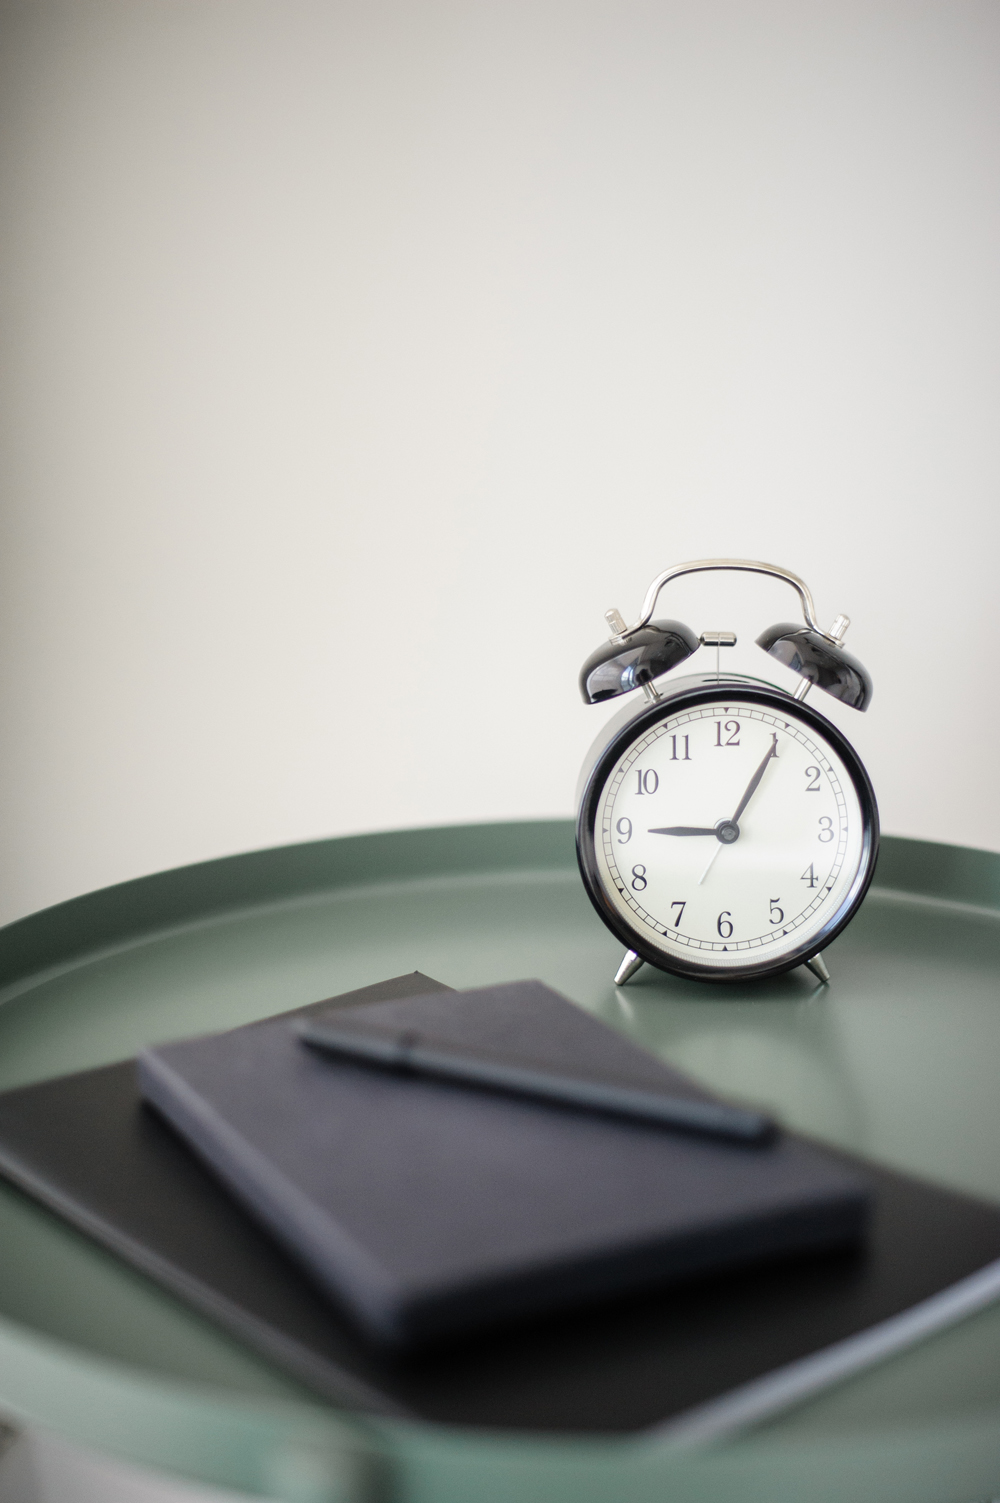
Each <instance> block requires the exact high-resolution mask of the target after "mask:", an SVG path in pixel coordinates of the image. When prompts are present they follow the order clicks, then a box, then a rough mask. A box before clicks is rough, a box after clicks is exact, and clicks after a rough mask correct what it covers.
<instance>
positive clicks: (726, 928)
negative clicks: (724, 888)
mask: <svg viewBox="0 0 1000 1503" xmlns="http://www.w3.org/2000/svg"><path fill="white" fill-rule="evenodd" d="M731 919H732V914H731V913H730V912H729V909H728V908H725V909H723V911H722V913H720V914H719V917H718V918H717V919H716V921H715V927H716V929H718V931H719V938H720V939H732V937H733V926H732V924H731V923H730V920H731Z"/></svg>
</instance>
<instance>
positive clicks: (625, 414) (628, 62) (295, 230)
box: [0, 0, 1000, 918]
mask: <svg viewBox="0 0 1000 1503" xmlns="http://www.w3.org/2000/svg"><path fill="white" fill-rule="evenodd" d="M0 12H2V18H0V19H2V43H3V50H2V61H0V67H2V70H3V72H2V77H0V112H2V117H0V171H2V176H3V195H4V198H3V202H4V207H3V213H2V219H0V318H2V346H0V375H2V380H3V386H4V391H5V397H4V406H3V418H2V422H3V429H2V434H0V494H2V497H3V539H2V558H0V576H2V577H0V613H2V619H0V671H2V679H0V767H2V773H3V775H2V778H0V821H2V826H0V827H2V845H3V861H2V889H0V918H9V917H12V916H14V915H16V914H19V913H23V912H26V911H29V910H31V909H33V908H36V907H39V906H41V905H43V904H46V903H50V902H53V901H56V900H59V899H61V898H64V897H67V896H70V895H72V894H74V893H76V892H80V891H83V890H86V889H88V888H91V887H95V886H99V885H103V884H105V883H108V882H113V881H117V880H121V879H123V878H126V877H130V876H133V875H136V874H138V873H141V872H147V871H151V870H156V869H158V868H161V867H165V866H170V865H176V864H180V863H184V862H188V861H194V860H198V859H200V858H203V857H208V856H213V855H217V854H222V853H226V852H231V851H235V850H242V849H247V848H250V847H254V846H262V845H269V844H274V843H280V842H285V841H295V840H304V839H308V838H312V837H315V836H321V835H326V834H333V833H339V832H346V831H355V830H367V829H374V828H386V827H391V826H397V825H418V824H425V823H438V822H454V821H461V820H472V819H508V818H516V817H521V816H534V815H556V814H568V813H570V812H571V802H572V791H573V786H574V781H575V776H576V771H577V768H578V765H579V763H580V761H581V758H582V755H583V752H584V750H585V748H586V746H587V744H588V743H589V741H590V740H591V739H592V737H593V736H594V735H595V734H596V732H597V729H598V727H599V725H600V723H601V722H602V721H603V720H604V719H606V718H607V717H608V715H609V713H610V712H609V711H608V710H606V709H601V708H597V709H587V708H585V707H584V706H583V705H582V704H581V703H580V701H579V698H578V694H577V689H576V682H575V681H576V674H577V670H578V668H579V665H580V663H581V661H582V659H583V658H584V657H585V656H586V654H587V653H588V652H589V651H590V650H591V648H592V647H594V646H596V644H597V643H598V642H599V641H600V640H601V639H602V637H603V636H604V634H605V629H604V623H603V620H602V613H603V611H604V610H605V608H606V607H607V606H609V605H612V604H614V605H617V606H619V607H620V609H621V610H622V611H623V613H624V614H625V616H626V617H628V618H629V619H632V618H633V617H634V615H635V614H636V612H637V610H638V607H639V604H640V601H641V598H642V594H643V592H644V590H645V587H646V585H647V583H648V581H649V579H650V578H651V577H652V575H653V574H654V573H656V572H657V571H659V570H660V569H661V568H663V567H665V566H666V565H668V564H670V563H673V562H677V561H679V560H683V559H688V558H697V557H700V556H705V555H713V554H727V555H745V556H750V557H758V558H765V559H769V560H772V561H774V562H777V563H780V564H783V565H785V566H786V567H789V568H791V569H794V570H796V571H798V572H799V573H801V574H802V575H803V576H804V577H805V578H806V579H807V581H808V582H809V583H810V584H811V586H812V588H813V591H814V593H815V595H816V598H817V605H818V608H819V611H820V615H821V617H822V618H823V619H826V620H829V619H832V617H833V616H834V615H835V614H836V613H837V612H838V611H845V612H846V613H848V614H849V615H850V616H851V617H852V619H853V626H852V629H851V632H850V634H849V636H848V640H847V645H848V647H849V648H850V649H852V650H853V651H854V652H855V653H856V654H857V655H858V656H859V657H860V658H861V659H862V660H863V661H864V662H865V663H866V664H867V666H868V667H869V669H870V670H871V672H872V675H873V677H874V680H875V697H874V702H873V705H872V708H871V710H870V712H869V714H868V715H867V716H859V715H857V714H855V713H854V712H852V711H850V710H845V709H841V708H840V707H839V706H837V705H836V704H834V702H833V701H828V700H826V699H825V698H824V697H823V696H822V695H819V694H814V696H813V697H814V699H815V700H816V701H817V702H819V701H822V704H821V705H820V707H821V708H823V709H825V710H827V711H829V712H830V713H831V715H832V718H833V719H834V720H836V721H837V723H838V724H840V725H841V726H842V727H843V728H844V729H845V730H846V731H847V733H848V734H849V735H850V736H851V737H852V739H854V740H855V743H856V744H857V745H858V747H859V749H860V750H861V752H862V755H863V756H864V757H865V759H866V760H867V762H868V764H869V767H870V769H871V771H872V775H873V778H874V780H875V783H876V787H877V790H878V792H879V796H880V802H881V805H882V812H883V821H884V825H885V827H886V828H887V829H888V830H889V831H893V832H897V833H902V834H910V835H919V836H926V837H930V838H933V839H936V840H954V841H959V842H964V843H968V844H973V845H979V846H986V847H992V848H1000V792H998V780H997V773H996V747H997V744H998V739H1000V711H998V708H997V706H998V696H997V693H996V688H995V682H996V670H995V663H996V642H995V637H996V631H997V603H996V602H997V595H996V583H995V581H996V572H997V552H998V546H997V545H998V541H1000V538H998V532H1000V521H998V507H997V495H998V482H1000V432H998V361H1000V327H998V325H1000V318H998V314H1000V279H998V275H997V264H998V249H1000V244H998V242H1000V213H998V192H1000V129H998V127H1000V119H998V116H1000V78H998V74H1000V9H998V8H997V7H996V6H993V5H989V4H981V3H968V0H941V3H933V4H932V3H919V0H912V3H902V4H887V3H877V0H825V3H823V0H820V3H816V4H812V3H810V4H803V3H802V0H759V3H755V0H754V3H752V0H747V3H737V0H658V3H650V0H574V3H572V4H570V3H569V0H530V3H528V0H523V3H520V0H345V3H341V4H336V3H306V0H241V3H233V0H128V3H126V4H122V3H120V0H34V3H33V0H10V3H7V4H4V5H3V6H0ZM663 613H664V614H668V615H674V614H676V615H678V616H680V617H681V618H682V619H685V620H688V621H689V622H690V624H691V625H692V626H693V627H694V628H695V629H696V630H702V629H705V628H707V627H722V628H732V629H734V630H736V631H737V632H739V633H740V638H741V641H740V646H739V647H738V648H737V649H736V652H735V653H734V654H732V656H731V658H730V659H729V661H730V662H731V663H732V665H733V666H738V667H740V668H742V669H743V670H744V671H748V672H758V673H759V672H762V671H763V672H764V673H765V674H766V673H767V672H768V668H767V664H768V661H769V660H767V659H765V658H764V657H763V656H762V654H761V653H760V652H759V650H758V649H757V648H756V647H754V645H753V637H754V636H755V635H756V634H757V632H758V631H760V630H761V629H762V627H763V626H765V625H767V624H769V623H770V622H771V621H774V620H780V619H783V618H788V617H792V618H794V615H795V600H794V597H793V596H792V595H791V593H790V592H788V591H785V590H783V589H782V588H781V587H780V586H778V585H772V584H769V583H765V582H763V581H749V582H737V583H735V584H734V583H731V582H726V581H724V580H721V579H718V578H717V579H714V580H706V579H704V578H703V579H701V580H696V581H694V582H684V583H683V584H682V585H679V586H678V587H677V589H676V592H675V594H674V596H673V599H672V600H671V598H670V596H668V597H667V598H666V599H665V600H664V602H663ZM773 676H775V677H776V678H778V679H780V681H782V682H791V680H790V679H789V677H788V676H787V675H785V674H784V670H782V669H780V668H779V667H777V666H775V668H774V674H773Z"/></svg>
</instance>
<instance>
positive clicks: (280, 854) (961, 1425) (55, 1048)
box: [0, 821, 1000, 1503]
mask: <svg viewBox="0 0 1000 1503" xmlns="http://www.w3.org/2000/svg"><path fill="white" fill-rule="evenodd" d="M826 956H827V959H828V961H829V965H830V970H831V973H832V976H833V982H832V985H830V986H829V987H820V986H818V985H817V983H816V982H815V980H814V978H813V977H812V976H810V975H809V973H808V972H807V971H805V970H802V969H800V970H798V971H795V972H792V973H789V974H787V975H784V976H780V977H777V978H776V979H773V980H770V981H765V982H757V983H754V984H747V985H740V984H737V985H733V986H728V987H724V988H722V987H713V986H708V985H705V984H701V983H698V982H689V981H682V980H677V979H674V978H671V977H668V976H665V975H662V974H661V973H658V972H654V971H651V970H649V969H648V968H647V969H645V970H644V971H642V972H640V974H639V976H638V977H636V979H635V980H634V981H633V982H632V983H631V984H630V985H629V986H628V987H625V988H622V989H616V988H615V987H614V985H613V983H612V976H613V974H614V971H615V968H616V966H617V965H618V962H619V961H620V959H621V951H620V947H619V946H618V945H617V944H616V943H615V941H614V940H613V938H612V937H611V935H609V934H608V933H607V931H606V930H605V929H604V927H603V926H602V924H601V923H600V922H599V920H598V919H597V917H596V916H595V914H594V913H593V911H592V909H591V908H590V905H589V903H588V902H587V900H586V897H585V896H584V893H583V889H582V887H581V884H580V880H579V877H578V874H577V870H576V863H575V857H574V851H573V830H572V825H571V824H570V823H569V822H568V821H547V822H531V823H517V824H496V825H479V826H459V827H454V828H445V829H433V830H408V831H400V832H393V833H388V834H377V835H365V836H357V837H351V838H347V839H340V840H327V841H320V842H316V843H313V844H308V845H296V846H290V847H284V848H281V849H277V850H270V851H259V852H254V853H252V854H250V855H245V856H235V857H231V858H228V859H225V860H220V861H211V862H206V863H202V864H200V865H197V866H190V867H185V868H183V869H181V870H178V871H172V872H166V873H163V874H161V875H157V876H153V877H145V878H142V879H141V880H138V881H135V882H127V883H124V884H122V885H121V886H118V887H112V888H108V889H106V890H105V891H102V892H97V893H93V894H90V895H88V896H86V897H82V898H77V899H74V900H73V901H72V902H68V903H63V904H60V905H59V906H58V907H56V908H52V909H49V910H47V911H45V912H43V913H39V914H35V915H33V916H31V917H29V918H27V919H23V920H21V921H19V922H18V923H15V924H11V925H9V926H8V927H7V928H6V929H3V930H0V985H2V987H3V1003H4V1005H3V1007H2V1009H0V1087H2V1088H4V1089H6V1088H7V1087H10V1086H16V1085H22V1084H27V1083H29V1082H32V1081H37V1080H41V1079H44V1078H47V1077H52V1076H55V1075H60V1074H64V1073H66V1072H69V1071H73V1070H80V1069H85V1068H88V1067H91V1066H95V1065H99V1064H105V1063H108V1062H110V1061H113V1060H120V1059H124V1058H126V1057H128V1056H131V1055H132V1054H134V1053H135V1051H136V1050H137V1049H138V1048H140V1046H142V1045H144V1044H148V1043H150V1042H153V1041H158V1040H164V1039H169V1038H176V1037H181V1036H183V1035H186V1034H191V1033H197V1032H205V1031H210V1030H213V1029H223V1028H229V1027H232V1026H234V1025H236V1024H239V1023H244V1022H248V1021H250V1020H252V1019H254V1018H258V1017H264V1016H266V1015H267V1014H269V1013H273V1012H276V1011H280V1010H281V1009H283V1008H286V1007H287V1008H290V1007H294V1006H297V1005H299V1004H302V1003H306V1002H311V1001H315V1000H318V999H319V998H321V997H327V996H331V995H333V994H335V993H339V992H345V991H348V990H351V989H352V988H355V987H360V986H364V985H367V984H368V983H371V982H375V981H379V980H382V979H383V978H385V977H388V976H393V975H398V974H400V973H402V972H404V971H412V970H420V971H423V972H424V973H425V974H427V975H430V976H433V977H435V978H436V979H438V980H440V981H444V982H447V983H448V984H450V985H451V986H455V987H469V986H477V985H484V984H486V983H488V982H496V981H507V980H513V979H517V978H520V977H525V976H536V977H539V978H541V979H542V980H543V981H546V982H548V983H549V984H550V985H552V986H554V987H556V988H557V989H559V990H561V991H563V992H565V993H566V994H567V995H568V996H570V997H572V998H573V999H574V1000H576V1001H577V1002H579V1003H581V1004H582V1005H583V1006H584V1007H586V1008H588V1009H590V1010H591V1011H592V1012H594V1013H595V1014H597V1015H598V1016H600V1017H601V1018H603V1019H604V1021H605V1022H607V1023H610V1024H612V1025H613V1026H615V1027H617V1028H620V1029H622V1030H623V1031H624V1032H626V1033H629V1034H631V1035H632V1036H633V1037H634V1038H636V1039H637V1040H639V1041H640V1042H641V1043H642V1044H644V1045H645V1046H646V1047H648V1048H650V1049H652V1050H654V1051H656V1052H657V1053H659V1054H661V1055H662V1056H663V1057H664V1058H666V1059H669V1060H671V1061H672V1062H674V1063H676V1064H677V1065H679V1066H680V1067H681V1068H683V1069H685V1070H687V1071H689V1072H691V1073H692V1074H694V1075H696V1076H697V1077H699V1078H700V1079H701V1080H703V1081H704V1082H706V1083H707V1084H708V1085H710V1086H714V1087H717V1088H718V1089H720V1090H722V1091H732V1092H734V1093H736V1094H738V1095H740V1096H742V1097H745V1098H751V1099H754V1100H757V1101H759V1102H761V1103H764V1104H766V1105H767V1106H769V1107H772V1108H774V1109H775V1110H777V1111H778V1112H779V1113H780V1114H781V1116H782V1117H783V1118H784V1120H785V1121H786V1122H788V1123H789V1124H791V1125H794V1126H796V1127H798V1128H801V1129H802V1130H804V1131H806V1132H809V1133H812V1134H814V1135H816V1136H818V1137H820V1138H823V1139H826V1140H827V1141H829V1142H831V1143H835V1144H839V1145H842V1146H844V1147H846V1148H849V1149H851V1150H853V1151H856V1152H858V1153H861V1154H865V1155H869V1156H871V1157H873V1158H875V1159H879V1160H882V1161H884V1162H886V1163H889V1164H893V1165H896V1166H898V1167H900V1168H903V1169H907V1170H910V1171H913V1172H916V1173H918V1174H922V1175H925V1176H927V1177H929V1178H931V1179H933V1180H936V1181H939V1182H941V1183H945V1184H948V1185H953V1186H957V1187H960V1188H964V1189H967V1190H969V1191H971V1192H974V1193H976V1194H979V1195H983V1196H986V1197H989V1198H992V1199H1000V992H998V981H1000V856H996V855H991V854H989V853H987V852H982V851H973V850H965V849H961V848H958V847H954V846H947V845H932V844H927V843H924V842H920V841H912V840H900V839H891V838H890V839H887V840H886V841H885V842H884V845H883V849H882V855H881V857H880V862H879V868H878V873H877V876H876V881H875V885H874V887H873V888H872V890H871V892H870V894H869V896H868V897H867V899H866V901H865V903H864V905H863V907H862V909H861V912H860V913H859V915H858V917H857V918H856V919H855V921H854V922H853V924H851V926H850V927H849V928H848V929H847V931H846V932H845V933H844V934H843V935H842V936H841V937H840V938H839V939H838V940H837V941H836V942H835V944H833V945H832V946H831V947H830V949H829V950H828V951H827V952H826ZM0 1411H2V1412H3V1413H5V1414H6V1415H8V1416H10V1417H12V1418H13V1419H15V1420H22V1421H25V1422H27V1423H30V1424H35V1425H39V1426H42V1427H45V1428H47V1429H50V1430H53V1431H56V1432H59V1433H61V1434H63V1435H65V1436H67V1437H70V1438H72V1439H74V1440H76V1441H78V1442H80V1443H83V1444H84V1445H88V1446H91V1447H96V1448H99V1449H103V1450H106V1451H108V1452H110V1453H114V1454H117V1455H119V1456H122V1457H126V1458H128V1459H130V1460H132V1461H134V1462H138V1463H140V1464H146V1465H150V1466H154V1467H159V1468H163V1469H165V1470H167V1471H168V1472H173V1473H175V1474H177V1475H179V1476H182V1477H186V1478H189V1479H193V1480H198V1481H201V1482H203V1483H208V1484H213V1485H215V1486H222V1487H231V1488H236V1489H240V1490H243V1491H245V1492H247V1493H251V1494H254V1493H256V1494H260V1495H263V1496H270V1497H284V1498H288V1499H298V1500H301V1503H310V1500H315V1503H321V1500H324V1499H327V1500H336V1499H344V1500H346V1499H349V1498H356V1499H358V1500H364V1499H368V1498H371V1499H374V1498H379V1497H381V1498H385V1497H391V1498H392V1499H394V1500H399V1503H470V1500H472V1499H476V1500H477V1503H501V1500H502V1503H515V1500H516V1503H529V1500H535V1499H538V1500H542V1499H544V1500H566V1503H569V1500H573V1503H590V1500H598V1499H600V1500H613V1503H618V1500H621V1499H625V1498H627V1499H629V1503H645V1500H650V1503H652V1500H654V1499H655V1500H665V1499H669V1500H670V1503H689V1500H691V1503H694V1500H702V1499H704V1500H709V1499H711V1500H713V1503H716V1500H720V1503H728V1500H730V1499H732V1500H733V1503H735V1500H737V1499H738V1500H740V1503H748V1500H760V1503H765V1500H766V1503H783V1500H785V1499H787V1500H789V1503H791V1500H795V1503H801V1500H803V1499H807V1498H808V1499H809V1503H822V1500H825V1499H831V1500H832V1499H837V1500H840V1499H845V1498H851V1499H854V1498H858V1499H861V1498H863V1499H865V1500H866V1503H878V1500H881V1499H900V1500H902V1499H905V1500H907V1503H923V1500H926V1503H950V1500H955V1503H973V1500H975V1499H984V1498H989V1497H993V1496H994V1495H995V1494H996V1493H1000V1305H998V1306H994V1307H991V1308H989V1309H987V1310H985V1311H983V1312H981V1313H979V1314H978V1315H975V1316H971V1317H969V1318H968V1319H966V1320H964V1321H962V1322H961V1323H960V1324H958V1325H956V1326H953V1327H952V1328H950V1329H949V1330H947V1331H945V1332H943V1333H941V1334H939V1335H937V1336H935V1337H933V1338H930V1339H928V1340H926V1341H924V1342H923V1343H922V1344H920V1345H918V1346H915V1347H913V1348H911V1349H910V1350H908V1351H906V1352H904V1353H902V1354H900V1355H897V1356H896V1357H894V1358H891V1359H889V1360H887V1361H884V1362H882V1363H881V1364H880V1365H878V1366H876V1367H873V1368H871V1369H869V1370H868V1371H866V1372H864V1373H862V1374H860V1375H858V1376H856V1377H854V1378H852V1379H849V1380H847V1381H845V1382H843V1383H841V1384H840V1385H839V1386H837V1387H834V1388H831V1389H829V1390H827V1391H826V1392H825V1393H823V1394H821V1395H819V1396H818V1397H815V1398H813V1399H811V1400H810V1401H808V1402H805V1403H802V1404H800V1405H799V1406H798V1407H796V1408H794V1409H790V1410H788V1411H786V1412H785V1413H783V1414H781V1415H779V1416H777V1417H775V1418H773V1419H772V1420H771V1421H769V1422H768V1423H765V1424H761V1425H758V1426H757V1427H756V1428H755V1429H754V1430H752V1431H750V1432H747V1433H744V1434H742V1435H741V1436H739V1437H738V1438H736V1439H733V1440H730V1441H728V1442H727V1443H724V1444H721V1443H720V1444H716V1445H714V1446H712V1447H708V1448H704V1449H701V1450H697V1451H695V1450H690V1449H688V1450H682V1449H678V1448H677V1447H676V1444H674V1445H671V1444H670V1443H669V1442H667V1441H666V1440H664V1439H662V1438H656V1437H649V1436H637V1437H632V1438H625V1439H622V1438H619V1437H616V1438H608V1439H606V1440H605V1439H600V1438H598V1439H587V1440H580V1439H577V1438H574V1439H567V1438H566V1437H562V1436H558V1435H553V1436H551V1437H538V1436H530V1437H529V1436H524V1437H516V1436H515V1437H511V1436H510V1435H502V1436H498V1435H490V1434H488V1433H482V1432H469V1431H464V1430H458V1429H449V1428H445V1427H439V1426H437V1427H436V1426H431V1425H421V1424H415V1423H408V1422H399V1421H395V1420H384V1419H366V1418H364V1417H361V1418H359V1417H358V1416H356V1415H355V1416H352V1415H347V1414H343V1413H339V1412H337V1411H336V1410H334V1409H332V1408H330V1407H329V1406H327V1405H324V1404H323V1403H322V1402H321V1401H319V1400H317V1399H316V1398H315V1397H314V1396H313V1395H311V1394H310V1393H309V1392H307V1391H306V1390H304V1389H303V1388H301V1387H300V1386H299V1385H298V1384H297V1383H295V1382H294V1381H292V1380H291V1379H289V1378H287V1377H286V1376H285V1375H284V1374H282V1373H281V1372H280V1371H278V1370H277V1369H276V1368H274V1367H272V1366H270V1365H269V1364H268V1363H267V1362H266V1361H265V1360H264V1359H263V1358H260V1357H258V1356H257V1355H256V1354H255V1353H254V1352H251V1351H250V1350H248V1349H245V1348H243V1347H242V1346H241V1345H239V1343H237V1342H236V1341H235V1340H234V1339H232V1338H230V1337H229V1336H228V1335H227V1334H225V1333H224V1332H223V1331H221V1330H220V1329H217V1328H216V1327H215V1326H213V1325H212V1324H211V1323H210V1322H209V1321H207V1320H206V1319H204V1318H202V1317H201V1316H199V1315H198V1314H196V1313H194V1312H193V1311H192V1310H189V1309H188V1308H186V1307H185V1306H184V1305H183V1304H182V1303H181V1302H180V1301H179V1300H177V1299H175V1298H173V1297H172V1296H171V1295H169V1294H167V1293H165V1292H164V1291H163V1290H161V1289H160V1288H159V1287H158V1286H157V1285H155V1284H154V1283H152V1282H150V1281H149V1280H147V1279H146V1278H144V1277H143V1276H142V1275H140V1274H138V1273H137V1272H135V1271H134V1270H133V1269H131V1268H130V1267H127V1266H125V1265H124V1264H122V1263H119V1262H118V1261H117V1260H116V1259H115V1258H114V1257H112V1256H111V1255H110V1254H109V1253H106V1252H105V1251H103V1250H102V1249H101V1248H100V1247H98V1246H97V1245H96V1244H94V1243H92V1242H90V1241H89V1240H88V1239H87V1238H86V1237H85V1236H83V1235H81V1234H79V1233H78V1232H76V1231H74V1230H72V1229H71V1228H70V1227H68V1226H66V1225H64V1224H63V1223H62V1222H60V1221H59V1219H58V1218H56V1217H55V1216H53V1215H51V1214H49V1213H48V1212H46V1211H44V1210H42V1209H41V1208H39V1207H37V1206H36V1205H35V1204H34V1203H33V1202H32V1201H30V1200H29V1199H27V1198H26V1197H24V1196H22V1195H21V1194H19V1193H18V1192H17V1191H15V1190H13V1189H10V1188H8V1187H7V1186H5V1185H3V1184H0Z"/></svg>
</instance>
